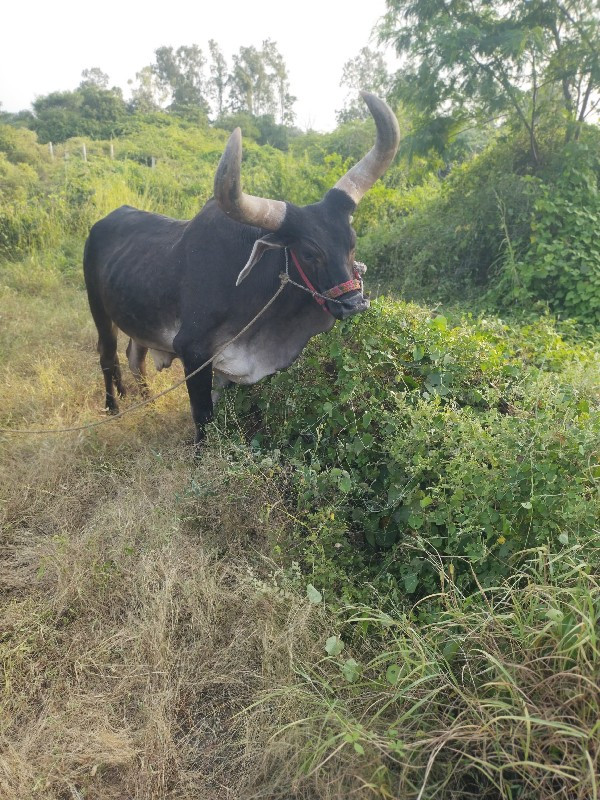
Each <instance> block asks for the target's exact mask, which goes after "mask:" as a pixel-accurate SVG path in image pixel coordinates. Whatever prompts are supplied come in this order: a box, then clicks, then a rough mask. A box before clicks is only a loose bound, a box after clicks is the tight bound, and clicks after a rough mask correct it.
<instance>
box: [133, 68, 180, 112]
mask: <svg viewBox="0 0 600 800" xmlns="http://www.w3.org/2000/svg"><path fill="white" fill-rule="evenodd" d="M135 77H136V80H137V85H136V86H134V88H133V89H132V90H131V101H130V103H129V105H130V108H131V110H132V111H139V112H141V113H142V114H150V113H152V112H153V111H158V110H160V108H161V107H162V106H163V105H164V103H166V102H167V99H168V98H169V95H170V92H169V91H166V90H165V89H164V87H163V86H162V85H161V84H160V83H159V81H158V79H157V77H156V75H155V74H154V72H153V70H152V67H151V66H147V67H142V69H141V70H140V71H139V72H136V73H135ZM128 83H129V84H133V81H131V80H130V81H128Z"/></svg>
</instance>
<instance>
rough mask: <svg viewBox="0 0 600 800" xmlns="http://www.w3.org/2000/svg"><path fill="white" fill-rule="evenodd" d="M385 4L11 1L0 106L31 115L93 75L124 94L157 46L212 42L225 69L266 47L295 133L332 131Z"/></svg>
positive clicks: (5, 14)
mask: <svg viewBox="0 0 600 800" xmlns="http://www.w3.org/2000/svg"><path fill="white" fill-rule="evenodd" d="M384 12H385V0H360V1H359V0H293V2H290V0H209V1H208V2H207V0H195V2H193V1H192V0H186V1H185V2H184V1H183V0H163V2H154V0H147V2H141V1H140V0H120V2H117V0H102V2H93V3H92V2H86V0H78V1H77V2H74V0H60V2H51V0H45V2H41V0H21V2H19V1H18V0H16V2H15V0H11V1H10V2H5V3H3V9H2V12H1V14H0V19H1V24H2V33H1V36H0V102H1V103H2V108H3V109H4V110H5V111H17V110H20V109H23V108H28V107H29V106H30V105H31V103H32V101H33V100H34V99H35V97H36V96H38V95H44V94H48V93H49V92H52V91H56V90H64V89H74V88H75V87H76V86H77V85H78V83H79V82H80V80H81V71H82V70H83V69H86V68H89V67H100V68H101V69H102V70H103V71H104V72H106V73H107V74H108V75H109V78H110V84H111V86H112V85H117V86H120V87H121V88H122V89H123V90H124V92H125V96H127V92H128V87H127V80H128V79H130V78H135V73H136V72H138V71H139V70H140V69H141V68H142V67H143V66H145V65H147V64H150V63H151V62H152V61H153V53H154V50H156V48H157V47H160V46H161V45H172V46H173V47H178V46H179V45H182V44H186V45H189V44H198V45H199V46H200V47H201V48H202V49H203V50H204V52H205V53H206V54H207V52H208V44H207V43H208V40H209V39H215V40H216V41H217V42H218V43H219V45H220V46H221V49H222V50H223V52H224V54H225V56H226V58H227V60H228V61H230V59H231V55H232V54H233V53H234V52H237V50H238V48H239V47H240V46H241V45H244V46H248V45H255V46H257V47H258V46H260V44H261V42H262V41H263V39H273V40H274V41H275V42H276V43H277V44H278V46H279V50H280V52H281V53H282V55H283V57H284V59H285V62H286V64H287V67H288V71H289V74H290V85H291V89H292V93H293V94H295V95H296V96H297V97H298V102H297V103H296V106H295V111H296V115H297V116H296V121H297V124H298V125H299V126H300V127H301V128H307V127H313V128H315V129H317V130H328V129H331V128H333V127H334V124H335V116H334V114H335V110H336V109H338V108H340V107H341V106H342V104H343V99H344V97H345V90H344V89H341V88H340V87H339V82H340V78H341V74H342V68H343V65H344V63H345V62H346V61H347V60H348V59H350V58H353V57H354V56H356V55H357V54H358V52H359V50H360V49H361V47H364V46H365V45H367V44H371V46H372V47H376V43H375V41H374V39H371V38H370V37H371V33H372V29H373V27H374V25H375V24H376V23H377V21H378V20H379V19H380V18H381V17H382V16H383V14H384Z"/></svg>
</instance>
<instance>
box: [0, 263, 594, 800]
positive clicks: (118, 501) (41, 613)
mask: <svg viewBox="0 0 600 800" xmlns="http://www.w3.org/2000/svg"><path fill="white" fill-rule="evenodd" d="M0 292H1V294H0V304H1V305H0V322H1V325H0V359H1V362H0V366H1V369H2V380H1V381H0V408H1V409H2V415H1V420H2V421H1V424H2V425H4V426H8V427H36V426H40V427H42V426H43V427H59V426H62V425H70V424H75V423H80V422H87V421H93V420H97V419H98V418H100V416H101V413H102V408H101V404H102V393H101V376H100V370H99V367H98V364H97V355H96V353H95V331H94V328H93V324H92V321H91V318H90V316H89V312H88V310H87V306H86V299H85V295H84V292H83V291H82V287H81V282H80V281H79V279H77V278H74V279H73V280H71V281H70V282H66V283H65V281H64V280H63V279H61V277H60V276H59V275H58V273H55V272H53V271H52V270H51V269H48V268H47V267H45V266H44V265H42V264H40V262H39V260H38V259H36V258H31V259H29V260H28V261H26V262H22V263H21V264H17V265H15V264H11V265H9V264H5V265H4V267H3V272H2V281H1V287H0ZM125 344H126V342H125V341H122V342H121V351H123V350H124V346H125ZM122 360H123V359H122ZM583 372H585V370H582V371H581V380H582V381H584V380H585V376H584V375H583ZM179 375H180V368H179V366H176V367H175V369H174V370H171V371H170V372H167V373H166V374H165V373H163V374H162V375H154V376H153V377H152V388H153V389H155V390H157V389H161V388H164V387H166V386H167V385H169V384H170V383H171V382H172V381H174V379H175V378H176V377H179ZM589 379H590V374H589V370H588V380H589ZM127 381H128V386H129V388H130V389H131V390H132V391H131V394H130V397H129V398H128V399H127V401H125V405H126V404H127V402H132V401H134V400H135V399H136V394H135V389H134V388H133V379H132V378H131V376H129V377H128V379H127ZM586 391H587V392H588V394H590V393H592V395H593V389H592V388H590V387H589V386H588V387H587V390H586ZM191 434H192V431H191V422H190V418H189V410H188V401H187V396H186V393H185V390H183V389H180V390H178V391H177V392H175V393H172V394H170V395H167V396H166V397H165V398H162V399H161V400H160V401H158V402H157V403H156V404H155V405H154V406H152V407H151V408H147V409H144V410H143V411H141V412H137V413H135V414H132V415H130V416H128V417H125V418H124V419H123V420H121V421H118V422H112V423H110V424H107V425H104V426H101V427H98V428H94V429H92V430H90V431H88V432H84V433H80V434H68V435H60V436H53V437H49V436H42V437H35V436H31V437H27V436H16V435H2V436H1V439H0V443H1V448H2V453H1V463H0V470H1V472H0V485H1V486H2V492H1V506H0V511H1V515H2V516H1V524H2V564H1V566H0V570H1V572H0V576H1V581H2V592H3V602H2V620H1V625H0V629H1V631H2V633H1V638H0V647H1V653H2V663H3V681H2V712H1V717H0V795H1V796H2V797H3V798H6V800H29V798H32V799H33V798H44V799H47V800H59V799H60V800H64V799H66V798H75V799H76V800H79V798H86V800H110V798H115V800H117V798H119V800H121V798H139V800H148V798H157V799H158V798H172V799H174V798H181V800H184V799H186V800H187V798H192V797H200V798H203V799H204V798H206V800H213V798H214V800H217V799H218V800H221V798H223V800H225V798H227V799H228V800H231V798H240V799H242V798H243V799H244V800H246V799H247V798H253V797H256V798H259V797H261V798H281V800H283V799H284V798H289V799H291V798H298V799H299V798H303V800H309V798H310V800H316V798H319V800H320V799H321V798H322V799H323V800H341V798H346V797H349V796H356V797H374V798H392V797H393V798H396V797H397V798H415V800H425V798H434V797H435V798H453V799H455V800H462V798H468V797H485V798H490V800H496V799H497V798H501V799H502V800H517V798H518V799H519V800H525V799H526V800H534V799H535V800H550V798H552V799H553V800H554V798H561V799H562V798H564V800H567V798H569V800H597V798H598V796H599V793H600V781H599V779H598V766H599V759H600V721H599V720H600V688H599V679H600V645H599V641H598V634H599V630H598V619H599V617H600V591H599V589H600V586H599V585H598V580H597V574H596V570H595V567H594V564H595V563H597V561H596V560H595V559H596V556H595V553H597V544H598V538H597V536H598V531H593V530H590V531H589V537H588V539H587V540H586V542H585V546H581V545H580V546H577V547H569V548H565V549H563V551H562V552H561V553H560V555H555V554H554V552H553V550H552V548H549V547H536V548H533V549H532V551H531V553H529V555H528V556H526V557H525V558H524V560H523V561H522V562H521V566H520V567H519V568H518V569H516V570H515V571H514V573H513V574H512V575H511V576H510V578H509V579H507V580H504V581H501V582H499V584H498V586H496V587H490V588H486V589H483V588H480V589H479V590H477V591H475V592H474V593H471V594H470V595H465V594H464V593H462V592H461V590H460V589H459V588H458V586H456V585H455V584H454V583H453V580H452V575H453V573H452V571H451V570H448V571H446V572H443V575H442V583H441V586H440V591H439V592H438V593H437V594H436V597H435V598H434V599H433V601H432V599H431V598H427V599H424V600H421V601H419V602H418V603H417V604H415V605H412V606H411V602H410V600H408V599H407V602H405V603H404V604H403V605H402V606H399V607H397V608H395V609H391V610H386V611H385V612H384V611H382V610H380V609H377V608H376V607H368V606H363V605H360V604H348V603H341V604H339V603H338V604H337V605H336V604H334V605H332V606H327V607H326V606H325V605H324V603H323V602H320V597H319V592H317V593H316V594H315V593H311V591H310V590H309V592H308V596H307V593H306V585H307V583H309V582H310V581H311V575H310V574H306V573H305V572H304V573H303V570H304V568H303V567H302V565H292V569H291V571H290V568H289V564H288V563H286V559H285V556H284V555H282V551H283V552H284V551H285V547H286V542H289V541H292V540H293V539H294V537H298V536H302V535H305V533H304V534H303V533H302V531H306V521H304V522H302V525H300V521H299V519H298V516H297V513H298V512H297V507H296V506H295V505H294V502H293V497H292V496H291V495H290V492H289V491H288V489H289V487H286V485H285V483H282V481H281V480H280V475H278V473H277V472H276V471H275V472H274V471H273V470H272V469H270V468H269V467H268V466H265V465H264V463H263V462H259V463H257V461H256V459H255V458H254V456H253V454H252V451H251V450H250V448H248V447H247V446H245V445H244V444H243V443H237V444H236V443H235V442H234V439H233V438H232V437H231V436H230V435H229V432H228V431H227V430H225V429H224V428H223V426H222V424H221V423H218V424H217V425H215V426H214V428H213V429H212V430H211V432H210V436H209V442H208V444H207V447H206V449H205V452H204V454H203V456H202V458H201V459H200V461H199V462H198V463H194V462H193V461H192V459H191V449H190V446H189V444H188V443H187V442H189V441H190V439H191ZM199 487H200V488H201V491H199ZM294 574H296V579H294ZM321 588H322V587H321ZM427 603H429V606H428V609H429V610H427V612H425V611H424V609H425V606H426V605H427ZM432 603H433V605H432ZM432 609H435V611H434V612H432Z"/></svg>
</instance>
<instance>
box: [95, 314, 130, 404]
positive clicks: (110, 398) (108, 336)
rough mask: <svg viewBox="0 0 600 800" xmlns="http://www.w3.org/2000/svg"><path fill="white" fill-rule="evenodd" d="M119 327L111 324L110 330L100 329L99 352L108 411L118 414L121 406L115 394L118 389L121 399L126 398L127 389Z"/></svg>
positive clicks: (107, 328) (106, 328)
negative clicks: (118, 353)
mask: <svg viewBox="0 0 600 800" xmlns="http://www.w3.org/2000/svg"><path fill="white" fill-rule="evenodd" d="M117 330H118V329H117V326H116V325H114V324H113V323H112V322H110V328H109V327H108V326H106V327H104V328H103V329H102V330H100V328H98V352H99V353H100V366H101V367H102V374H103V375H104V386H105V388H106V404H105V407H106V410H107V411H110V412H111V413H116V412H117V411H118V410H119V405H118V403H117V399H116V397H115V393H114V387H116V389H117V393H118V395H119V397H124V396H125V387H124V386H123V380H122V378H121V367H120V365H119V357H118V355H117Z"/></svg>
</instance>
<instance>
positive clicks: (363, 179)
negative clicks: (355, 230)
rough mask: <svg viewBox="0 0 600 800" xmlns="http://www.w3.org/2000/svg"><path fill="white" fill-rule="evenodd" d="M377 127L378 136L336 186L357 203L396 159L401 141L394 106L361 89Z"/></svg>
mask: <svg viewBox="0 0 600 800" xmlns="http://www.w3.org/2000/svg"><path fill="white" fill-rule="evenodd" d="M360 94H361V97H362V99H363V100H364V101H365V103H366V104H367V106H368V107H369V111H370V112H371V114H372V115H373V119H374V120H375V125H376V127H377V139H376V141H375V144H374V145H373V147H372V148H371V150H369V152H368V153H367V155H366V156H365V157H364V158H363V159H362V160H361V161H359V162H358V164H356V165H355V166H354V167H352V169H350V170H349V171H348V172H347V173H346V174H345V175H344V176H343V177H342V178H340V179H339V181H338V182H337V183H336V185H335V187H334V188H335V189H340V190H341V191H342V192H346V194H347V195H349V196H350V197H351V198H352V200H354V202H355V203H356V204H358V203H359V202H360V200H361V198H362V196H363V195H364V194H365V192H368V190H369V189H370V188H371V186H373V184H374V183H375V181H376V180H377V178H381V176H382V175H383V173H384V172H385V171H386V169H387V168H388V167H389V165H390V164H391V163H392V161H393V160H394V156H395V155H396V151H397V150H398V145H399V144H400V129H399V128H398V120H397V119H396V115H395V114H394V112H393V111H392V109H391V108H390V107H389V106H388V104H387V103H385V102H384V101H383V100H380V99H379V98H378V97H376V96H375V95H374V94H370V93H369V92H361V93H360Z"/></svg>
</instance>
